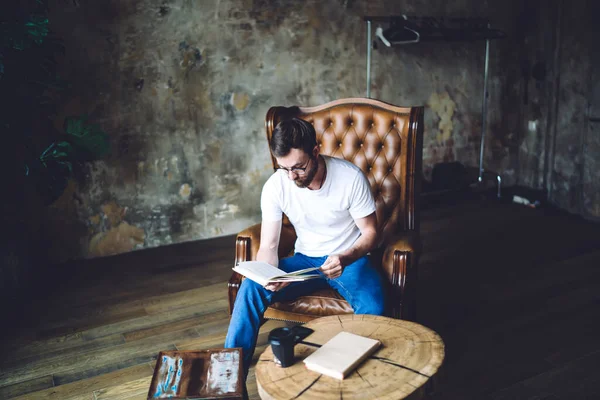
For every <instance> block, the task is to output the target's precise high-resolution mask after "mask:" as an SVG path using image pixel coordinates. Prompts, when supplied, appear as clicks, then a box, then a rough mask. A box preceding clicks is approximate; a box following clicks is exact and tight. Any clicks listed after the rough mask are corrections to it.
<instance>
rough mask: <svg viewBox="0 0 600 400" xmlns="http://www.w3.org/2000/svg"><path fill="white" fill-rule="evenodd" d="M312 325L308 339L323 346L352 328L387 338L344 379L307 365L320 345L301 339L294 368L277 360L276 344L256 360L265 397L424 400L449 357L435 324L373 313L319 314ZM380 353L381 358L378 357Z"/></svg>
mask: <svg viewBox="0 0 600 400" xmlns="http://www.w3.org/2000/svg"><path fill="white" fill-rule="evenodd" d="M305 326H306V327H308V328H311V329H313V330H314V333H312V334H311V335H310V336H308V337H307V338H306V339H305V340H306V341H307V342H311V343H316V344H320V345H323V344H325V342H327V341H328V340H329V339H331V338H332V337H333V336H335V335H336V334H338V333H339V332H342V331H346V332H351V333H355V334H357V335H361V336H367V337H371V338H373V339H378V340H380V341H381V344H382V346H381V347H380V348H379V350H377V351H376V352H375V353H374V354H373V356H371V357H370V358H369V359H367V360H366V361H364V362H363V363H362V364H360V365H359V366H358V367H357V368H356V369H355V370H354V371H353V372H351V373H350V375H349V376H348V377H346V379H344V380H337V379H334V378H331V377H328V376H326V375H322V374H319V373H317V372H313V371H310V370H308V369H306V368H305V366H304V363H303V362H302V360H303V359H304V358H306V357H307V356H308V355H309V354H311V353H313V352H314V351H315V350H316V348H315V347H312V346H307V345H303V344H297V345H296V348H295V357H296V362H295V364H294V365H292V366H291V367H288V368H281V367H278V366H277V365H276V364H275V363H274V362H273V352H272V351H271V346H269V347H267V349H266V350H265V351H264V352H263V353H262V354H261V355H260V357H259V359H258V363H257V364H256V383H257V386H258V393H259V395H260V397H261V399H295V398H300V399H318V400H325V399H341V398H343V399H344V400H346V399H360V400H364V399H390V400H392V399H393V400H398V399H406V398H408V396H410V399H420V398H421V397H422V395H423V392H424V384H425V383H426V382H427V381H428V380H429V379H430V378H431V377H433V376H434V375H435V374H436V372H437V371H438V369H439V368H440V366H441V364H442V361H443V360H444V342H443V341H442V339H441V338H440V336H439V335H438V334H437V333H435V332H434V331H432V330H431V329H429V328H426V327H424V326H422V325H419V324H417V323H414V322H409V321H403V320H399V319H392V318H387V317H379V316H373V315H356V314H350V315H340V316H331V317H323V318H318V319H315V320H313V321H310V322H308V323H307V324H306V325H305ZM373 357H378V359H376V358H373Z"/></svg>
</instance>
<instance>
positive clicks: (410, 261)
mask: <svg viewBox="0 0 600 400" xmlns="http://www.w3.org/2000/svg"><path fill="white" fill-rule="evenodd" d="M421 248H422V244H421V239H420V235H419V233H418V232H416V231H404V232H399V233H398V234H396V235H394V236H393V237H392V238H391V240H390V241H389V244H388V245H387V246H385V248H384V249H383V258H382V262H381V267H382V269H383V272H384V274H385V275H386V277H387V278H388V280H389V282H390V284H391V293H390V298H389V300H390V304H389V306H390V309H391V314H392V316H393V317H394V318H402V319H407V320H413V321H414V320H415V319H416V286H417V264H418V259H419V255H420V253H421Z"/></svg>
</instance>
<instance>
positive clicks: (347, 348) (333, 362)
mask: <svg viewBox="0 0 600 400" xmlns="http://www.w3.org/2000/svg"><path fill="white" fill-rule="evenodd" d="M380 345H381V342H380V341H379V340H376V339H371V338H367V337H364V336H360V335H355V334H354V333H350V332H340V333H338V334H337V335H335V336H334V337H333V338H331V339H329V341H327V343H325V344H324V345H323V346H321V347H320V348H319V349H317V351H315V352H314V353H312V354H311V355H309V356H308V357H306V358H305V359H304V364H305V365H306V368H308V369H310V370H311V371H315V372H319V373H321V374H324V375H327V376H330V377H332V378H336V379H340V380H342V379H344V378H345V377H346V376H348V374H350V372H352V371H353V370H354V368H356V367H357V366H358V365H359V364H360V363H361V362H363V361H364V360H365V359H366V358H367V357H369V356H370V355H371V354H373V352H375V350H377V349H378V348H379V346H380Z"/></svg>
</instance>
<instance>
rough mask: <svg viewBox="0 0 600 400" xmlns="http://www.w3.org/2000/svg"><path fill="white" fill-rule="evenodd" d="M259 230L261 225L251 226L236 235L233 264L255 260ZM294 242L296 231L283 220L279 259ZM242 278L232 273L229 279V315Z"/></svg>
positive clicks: (288, 252)
mask: <svg viewBox="0 0 600 400" xmlns="http://www.w3.org/2000/svg"><path fill="white" fill-rule="evenodd" d="M260 229H261V224H256V225H252V226H251V227H249V228H246V229H244V230H243V231H241V232H240V233H238V235H237V238H236V240H235V264H237V263H239V262H242V261H252V260H256V255H257V254H258V249H259V248H260ZM295 242H296V231H295V230H294V227H293V226H292V225H291V224H289V223H287V221H285V220H284V222H283V226H282V227H281V235H280V238H279V249H278V255H279V258H283V257H286V256H287V255H289V254H290V252H291V251H292V249H293V248H294V243H295ZM243 279H244V277H243V276H242V275H240V274H238V273H237V272H233V273H232V275H231V278H229V282H228V285H227V286H228V288H229V315H231V313H232V312H233V305H234V304H235V298H236V297H237V293H238V290H239V288H240V285H241V284H242V280H243Z"/></svg>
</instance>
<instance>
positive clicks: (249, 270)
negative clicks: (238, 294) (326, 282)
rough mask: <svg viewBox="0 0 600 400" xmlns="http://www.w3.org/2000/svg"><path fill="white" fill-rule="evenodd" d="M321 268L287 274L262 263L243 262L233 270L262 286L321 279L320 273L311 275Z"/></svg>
mask: <svg viewBox="0 0 600 400" xmlns="http://www.w3.org/2000/svg"><path fill="white" fill-rule="evenodd" d="M319 268H320V267H314V268H306V269H302V270H300V271H296V272H289V273H288V272H285V271H283V270H281V269H279V268H277V267H274V266H272V265H271V264H268V263H266V262H262V261H242V262H240V263H238V264H237V265H236V266H235V267H233V270H234V271H235V272H237V273H238V274H241V275H244V276H245V277H246V278H249V279H252V280H253V281H254V282H256V283H258V284H259V285H261V286H266V285H268V284H269V283H274V282H302V281H306V280H309V279H315V278H321V277H322V275H320V274H318V273H312V274H311V273H310V272H313V271H316V270H318V269H319Z"/></svg>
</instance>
